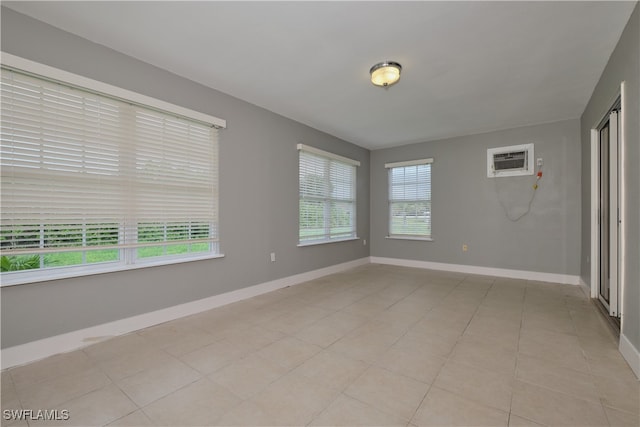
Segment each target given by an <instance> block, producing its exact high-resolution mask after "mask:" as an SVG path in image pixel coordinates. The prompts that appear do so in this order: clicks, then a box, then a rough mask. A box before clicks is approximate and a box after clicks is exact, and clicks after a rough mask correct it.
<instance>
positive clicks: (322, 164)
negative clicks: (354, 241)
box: [298, 144, 360, 245]
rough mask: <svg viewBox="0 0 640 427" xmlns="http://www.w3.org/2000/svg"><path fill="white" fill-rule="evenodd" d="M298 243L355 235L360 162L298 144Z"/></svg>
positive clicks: (339, 238)
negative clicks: (357, 171)
mask: <svg viewBox="0 0 640 427" xmlns="http://www.w3.org/2000/svg"><path fill="white" fill-rule="evenodd" d="M298 150H299V156H300V158H299V187H300V207H299V209H300V211H299V213H300V215H299V243H300V244H301V245H304V244H313V243H324V242H330V241H336V240H345V239H351V238H355V237H356V166H358V165H359V164H360V163H359V162H358V161H355V160H351V159H348V158H345V157H342V156H338V155H335V154H333V153H329V152H325V151H322V150H319V149H316V148H313V147H308V146H306V145H302V144H299V145H298Z"/></svg>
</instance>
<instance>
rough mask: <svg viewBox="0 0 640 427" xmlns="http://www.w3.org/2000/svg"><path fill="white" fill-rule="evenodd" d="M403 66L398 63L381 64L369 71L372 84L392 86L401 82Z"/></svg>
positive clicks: (387, 62)
mask: <svg viewBox="0 0 640 427" xmlns="http://www.w3.org/2000/svg"><path fill="white" fill-rule="evenodd" d="M401 70H402V66H401V65H400V64H398V63H397V62H391V61H386V62H380V63H379V64H376V65H374V66H373V67H371V69H370V70H369V73H370V74H371V83H373V84H374V85H376V86H391V85H392V84H394V83H397V82H398V80H400V71H401Z"/></svg>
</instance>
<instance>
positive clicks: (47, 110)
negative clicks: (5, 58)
mask: <svg viewBox="0 0 640 427" xmlns="http://www.w3.org/2000/svg"><path fill="white" fill-rule="evenodd" d="M1 96H2V110H1V113H2V119H1V128H0V135H1V136H0V143H1V147H0V166H1V168H2V170H1V175H2V184H1V187H0V190H1V198H2V213H1V221H0V230H1V231H0V243H1V249H2V267H3V268H2V270H3V272H4V273H9V272H18V271H20V272H22V271H24V270H37V269H43V268H55V267H73V266H86V265H91V264H104V263H124V264H135V263H138V262H140V261H142V260H145V259H158V258H163V257H165V258H171V257H173V258H175V257H187V258H188V257H191V256H194V255H199V256H202V255H203V254H206V253H214V254H215V253H217V252H218V137H217V130H216V128H215V127H214V126H213V125H211V124H207V123H203V122H200V121H196V120H191V119H189V118H186V117H181V116H176V115H174V114H171V113H168V112H164V111H160V110H156V109H154V108H149V107H146V106H143V105H139V104H136V103H132V102H126V101H124V100H121V99H117V98H112V97H109V96H106V95H103V94H99V93H94V92H91V91H89V90H84V89H82V88H78V87H73V86H72V85H68V84H66V83H65V84H63V83H58V82H56V81H52V80H49V79H46V78H40V77H38V76H33V75H30V74H28V73H22V72H20V71H18V70H12V69H8V68H4V67H3V69H2V88H1Z"/></svg>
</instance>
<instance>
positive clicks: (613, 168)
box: [590, 82, 625, 321]
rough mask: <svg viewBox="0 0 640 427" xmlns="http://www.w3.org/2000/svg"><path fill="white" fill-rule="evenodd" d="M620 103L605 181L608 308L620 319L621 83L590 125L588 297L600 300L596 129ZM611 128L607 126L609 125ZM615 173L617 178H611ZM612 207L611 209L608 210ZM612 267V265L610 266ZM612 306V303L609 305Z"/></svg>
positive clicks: (598, 140) (622, 87)
mask: <svg viewBox="0 0 640 427" xmlns="http://www.w3.org/2000/svg"><path fill="white" fill-rule="evenodd" d="M618 103H619V104H620V111H619V113H618V114H619V117H618V126H617V133H618V145H617V147H615V150H612V152H610V153H611V155H610V170H609V173H610V176H612V177H614V179H610V180H609V192H610V195H611V200H610V208H609V211H610V217H609V230H610V231H609V234H610V236H609V238H610V251H609V256H610V260H611V261H610V268H611V270H612V275H611V285H610V298H609V301H612V300H614V302H615V306H614V307H613V309H612V308H611V307H610V308H609V314H610V315H612V316H615V317H618V318H620V319H621V321H622V317H623V316H622V315H623V306H624V305H623V297H624V292H623V290H624V283H625V281H624V262H625V257H624V252H625V251H624V248H625V246H624V235H625V230H624V226H625V221H624V212H625V209H624V207H625V206H624V194H625V193H624V190H625V174H624V146H625V144H624V142H625V141H624V131H623V130H624V129H625V127H624V108H623V107H624V82H622V84H621V85H620V92H618V93H617V94H616V96H615V97H614V98H613V100H612V102H610V103H609V104H608V108H607V110H606V112H605V113H604V114H603V115H602V116H601V117H600V119H599V120H598V122H597V123H596V124H595V125H594V126H592V128H591V254H590V263H591V285H590V287H591V298H594V299H598V300H599V299H600V295H599V288H598V285H599V280H600V254H599V249H600V225H599V218H600V207H599V204H600V191H599V188H600V173H599V162H600V152H599V148H600V147H599V144H600V129H601V128H602V125H603V124H604V123H605V122H606V121H607V120H609V119H610V113H611V112H612V110H613V109H614V107H615V106H616V105H617V104H618ZM610 128H611V127H610ZM616 176H617V179H615V177H616ZM613 207H615V209H612V208H613ZM613 266H615V268H614V267H613ZM612 305H613V304H612Z"/></svg>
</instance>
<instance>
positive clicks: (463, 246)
mask: <svg viewBox="0 0 640 427" xmlns="http://www.w3.org/2000/svg"><path fill="white" fill-rule="evenodd" d="M468 250H469V246H468V245H467V244H466V243H463V244H462V252H467V251H468Z"/></svg>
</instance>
